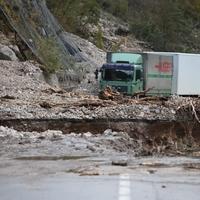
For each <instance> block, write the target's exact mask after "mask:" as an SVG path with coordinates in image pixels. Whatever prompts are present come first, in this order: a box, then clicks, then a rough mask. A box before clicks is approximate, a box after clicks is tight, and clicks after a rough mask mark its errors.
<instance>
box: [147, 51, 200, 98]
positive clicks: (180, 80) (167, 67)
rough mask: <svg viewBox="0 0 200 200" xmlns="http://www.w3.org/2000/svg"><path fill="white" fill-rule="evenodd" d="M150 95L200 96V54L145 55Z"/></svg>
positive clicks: (155, 53) (158, 53)
mask: <svg viewBox="0 0 200 200" xmlns="http://www.w3.org/2000/svg"><path fill="white" fill-rule="evenodd" d="M144 76H145V77H144V78H145V81H144V82H145V83H144V85H145V89H151V90H150V91H149V92H148V95H163V96H169V95H173V94H174V95H191V96H192V95H200V54H187V53H174V52H145V53H144Z"/></svg>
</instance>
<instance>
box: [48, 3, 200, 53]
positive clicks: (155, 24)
mask: <svg viewBox="0 0 200 200" xmlns="http://www.w3.org/2000/svg"><path fill="white" fill-rule="evenodd" d="M47 4H48V6H49V8H50V9H51V10H52V11H53V13H54V14H55V15H56V16H57V18H58V19H59V21H60V22H61V23H62V25H63V26H64V28H65V29H66V30H67V31H70V32H73V33H76V34H79V35H81V36H84V37H85V38H87V33H86V32H85V31H84V30H85V29H84V27H85V26H86V25H87V24H98V21H99V17H100V12H101V10H104V11H106V12H108V13H111V14H113V15H114V16H117V17H119V18H121V19H122V20H124V21H126V22H127V23H128V24H129V25H130V29H131V33H133V34H134V35H135V36H136V37H137V39H140V40H143V41H145V42H148V43H149V44H150V45H151V47H152V49H153V50H156V51H180V52H199V50H200V47H199V42H200V39H199V38H200V37H199V36H200V20H199V19H200V1H199V0H142V1H141V0H73V1H72V0H57V1H54V0H47Z"/></svg>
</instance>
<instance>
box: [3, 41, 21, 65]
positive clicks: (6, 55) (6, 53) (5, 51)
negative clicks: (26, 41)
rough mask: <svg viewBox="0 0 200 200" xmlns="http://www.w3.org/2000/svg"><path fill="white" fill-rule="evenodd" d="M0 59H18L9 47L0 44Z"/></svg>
mask: <svg viewBox="0 0 200 200" xmlns="http://www.w3.org/2000/svg"><path fill="white" fill-rule="evenodd" d="M0 60H10V61H18V60H19V59H18V58H17V56H16V54H15V52H14V51H13V50H12V49H11V48H9V47H8V46H5V45H2V44H0Z"/></svg>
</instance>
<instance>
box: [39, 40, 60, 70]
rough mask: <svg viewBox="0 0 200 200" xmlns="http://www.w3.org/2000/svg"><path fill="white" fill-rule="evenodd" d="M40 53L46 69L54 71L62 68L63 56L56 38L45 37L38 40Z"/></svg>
mask: <svg viewBox="0 0 200 200" xmlns="http://www.w3.org/2000/svg"><path fill="white" fill-rule="evenodd" d="M38 47H39V49H38V54H39V58H41V60H42V62H43V63H44V64H45V67H46V68H45V71H46V72H48V73H54V72H55V71H56V70H58V69H60V68H62V63H61V58H60V55H59V49H58V45H57V42H56V41H55V40H54V38H43V39H41V40H40V41H39V42H38Z"/></svg>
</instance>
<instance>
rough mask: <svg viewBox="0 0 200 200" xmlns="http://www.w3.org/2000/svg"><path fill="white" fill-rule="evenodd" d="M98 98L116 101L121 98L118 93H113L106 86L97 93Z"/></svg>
mask: <svg viewBox="0 0 200 200" xmlns="http://www.w3.org/2000/svg"><path fill="white" fill-rule="evenodd" d="M99 98H100V99H103V100H118V99H122V98H123V96H122V95H121V94H120V93H119V92H117V91H114V90H113V89H112V88H111V87H110V86H107V87H106V88H105V89H104V90H103V91H101V92H100V93H99Z"/></svg>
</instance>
